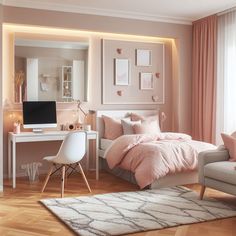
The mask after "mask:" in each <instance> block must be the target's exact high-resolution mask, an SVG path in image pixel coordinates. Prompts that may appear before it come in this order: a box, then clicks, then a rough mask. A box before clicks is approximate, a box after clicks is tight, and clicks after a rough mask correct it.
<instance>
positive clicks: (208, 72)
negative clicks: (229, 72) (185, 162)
mask: <svg viewBox="0 0 236 236" xmlns="http://www.w3.org/2000/svg"><path fill="white" fill-rule="evenodd" d="M216 50H217V16H216V15H213V16H209V17H206V18H204V19H202V20H199V21H196V22H194V23H193V71H192V72H193V74H192V136H193V138H194V139H196V140H201V141H205V142H210V143H214V142H215V130H216V129H215V118H216V113H215V110H216V108H215V107H216V104H215V103H216V64H217V60H216V59H217V57H216Z"/></svg>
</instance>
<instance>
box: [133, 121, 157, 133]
mask: <svg viewBox="0 0 236 236" xmlns="http://www.w3.org/2000/svg"><path fill="white" fill-rule="evenodd" d="M133 129H134V133H135V134H157V133H160V127H159V125H158V124H157V122H156V120H153V121H149V122H143V123H141V124H135V125H134V126H133Z"/></svg>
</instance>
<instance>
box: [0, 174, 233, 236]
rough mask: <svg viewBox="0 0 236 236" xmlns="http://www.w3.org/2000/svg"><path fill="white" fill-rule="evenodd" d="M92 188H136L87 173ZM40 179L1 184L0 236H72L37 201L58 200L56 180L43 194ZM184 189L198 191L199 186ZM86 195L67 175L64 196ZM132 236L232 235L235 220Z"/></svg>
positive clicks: (218, 195)
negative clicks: (30, 181) (3, 187)
mask: <svg viewBox="0 0 236 236" xmlns="http://www.w3.org/2000/svg"><path fill="white" fill-rule="evenodd" d="M87 177H88V181H89V183H90V186H91V188H92V194H98V193H108V192H119V191H132V190H137V189H138V188H137V186H135V185H133V184H130V183H128V182H125V181H123V180H120V179H118V178H116V177H114V176H112V175H110V174H107V173H101V177H100V180H99V181H96V180H95V173H94V172H91V173H88V174H87ZM43 178H44V177H43V176H42V178H41V179H40V182H39V183H36V184H31V185H30V184H29V183H28V181H27V179H25V178H19V179H17V188H16V189H14V190H13V189H12V188H11V186H10V183H9V182H8V181H6V182H5V189H4V194H3V196H1V197H0V235H1V236H16V235H17V236H28V235H34V236H43V235H44V236H46V235H57V236H70V235H74V234H73V232H72V231H70V230H69V229H68V228H67V227H66V226H65V225H64V224H63V223H61V222H60V220H58V219H57V218H56V217H55V216H53V215H52V214H51V213H50V212H49V211H48V210H47V209H45V208H44V207H43V206H42V205H41V204H40V203H39V202H38V200H40V199H42V198H54V197H59V196H60V194H59V192H60V190H59V184H60V182H59V178H58V177H54V178H52V180H51V181H49V183H48V186H47V188H46V191H45V193H43V194H41V193H40V188H41V186H42V180H43ZM187 187H189V188H191V189H193V190H196V191H198V192H199V190H200V186H199V185H188V186H187ZM82 195H90V194H89V193H88V190H87V188H86V186H85V184H84V182H83V180H82V178H81V176H79V175H78V176H77V175H74V176H71V177H70V178H69V179H68V182H67V184H66V189H65V197H71V196H82ZM206 195H207V196H211V197H215V198H217V199H219V200H224V201H226V202H229V203H233V204H235V205H236V197H233V196H230V195H227V194H223V193H220V192H218V191H215V190H210V189H207V190H206ZM132 235H133V236H134V235H135V236H141V235H142V236H144V235H145V236H154V235H157V236H170V235H175V236H222V235H224V236H225V235H227V236H230V235H231V236H235V235H236V217H234V218H228V219H224V220H217V221H212V222H204V223H200V224H192V225H185V226H179V227H174V228H169V229H164V230H159V231H149V232H145V233H137V234H132Z"/></svg>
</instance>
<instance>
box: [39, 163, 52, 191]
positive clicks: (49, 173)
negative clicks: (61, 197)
mask: <svg viewBox="0 0 236 236" xmlns="http://www.w3.org/2000/svg"><path fill="white" fill-rule="evenodd" d="M53 167H54V164H53V165H52V166H51V168H50V170H49V172H48V174H47V177H46V179H45V181H44V184H43V187H42V190H41V193H43V192H44V189H45V188H46V185H47V183H48V180H49V178H50V176H51V174H52V170H53Z"/></svg>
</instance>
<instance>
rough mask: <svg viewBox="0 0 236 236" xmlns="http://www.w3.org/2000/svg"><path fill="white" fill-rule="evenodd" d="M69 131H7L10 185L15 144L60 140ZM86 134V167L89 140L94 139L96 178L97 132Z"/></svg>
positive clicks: (14, 160)
mask: <svg viewBox="0 0 236 236" xmlns="http://www.w3.org/2000/svg"><path fill="white" fill-rule="evenodd" d="M69 132H70V131H48V132H43V133H33V132H22V133H20V134H14V133H13V132H9V133H8V177H9V178H11V173H12V187H13V188H15V187H16V144H17V143H28V142H43V141H60V140H64V138H65V137H66V135H67V134H68V133H69ZM86 134H87V154H86V155H87V163H86V165H87V168H88V167H89V140H91V139H94V140H96V179H97V180H98V178H99V159H98V132H97V131H93V130H91V131H86Z"/></svg>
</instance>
